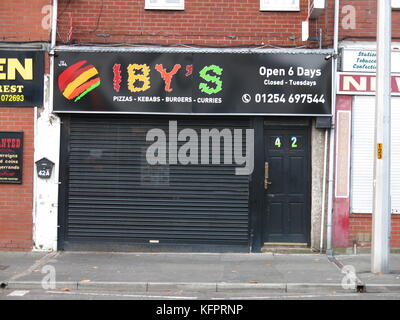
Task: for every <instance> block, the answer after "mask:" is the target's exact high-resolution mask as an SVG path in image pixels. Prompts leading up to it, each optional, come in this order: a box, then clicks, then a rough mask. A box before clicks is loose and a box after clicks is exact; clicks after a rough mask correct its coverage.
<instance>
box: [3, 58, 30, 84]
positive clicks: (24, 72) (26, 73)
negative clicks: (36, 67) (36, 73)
mask: <svg viewBox="0 0 400 320" xmlns="http://www.w3.org/2000/svg"><path fill="white" fill-rule="evenodd" d="M24 60H25V66H22V64H21V63H20V62H19V61H18V59H17V58H9V59H8V64H7V79H8V80H15V79H16V76H15V73H16V71H18V73H19V74H20V75H21V77H22V79H24V80H33V62H32V59H31V58H29V59H24Z"/></svg>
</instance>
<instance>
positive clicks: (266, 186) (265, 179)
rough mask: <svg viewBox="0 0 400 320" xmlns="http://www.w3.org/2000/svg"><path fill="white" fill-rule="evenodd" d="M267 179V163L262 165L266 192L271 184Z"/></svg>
mask: <svg viewBox="0 0 400 320" xmlns="http://www.w3.org/2000/svg"><path fill="white" fill-rule="evenodd" d="M268 179H269V162H265V163H264V189H265V190H268V186H269V185H271V184H272V182H271V181H268Z"/></svg>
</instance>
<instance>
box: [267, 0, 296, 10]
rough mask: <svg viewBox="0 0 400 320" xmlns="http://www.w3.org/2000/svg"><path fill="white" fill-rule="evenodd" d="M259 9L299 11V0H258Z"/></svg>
mask: <svg viewBox="0 0 400 320" xmlns="http://www.w3.org/2000/svg"><path fill="white" fill-rule="evenodd" d="M260 10H261V11H300V1H299V0H260Z"/></svg>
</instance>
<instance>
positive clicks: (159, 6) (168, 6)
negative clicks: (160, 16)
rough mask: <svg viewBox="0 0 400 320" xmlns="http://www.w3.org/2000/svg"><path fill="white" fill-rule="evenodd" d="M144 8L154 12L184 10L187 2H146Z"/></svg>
mask: <svg viewBox="0 0 400 320" xmlns="http://www.w3.org/2000/svg"><path fill="white" fill-rule="evenodd" d="M144 8H145V9H154V10H184V9H185V0H146V1H145V5H144Z"/></svg>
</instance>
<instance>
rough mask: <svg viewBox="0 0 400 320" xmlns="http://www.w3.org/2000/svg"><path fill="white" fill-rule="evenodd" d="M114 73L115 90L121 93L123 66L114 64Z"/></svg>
mask: <svg viewBox="0 0 400 320" xmlns="http://www.w3.org/2000/svg"><path fill="white" fill-rule="evenodd" d="M113 73H114V90H115V91H117V92H119V89H120V88H121V86H120V84H121V80H122V79H121V65H120V64H114V67H113Z"/></svg>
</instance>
